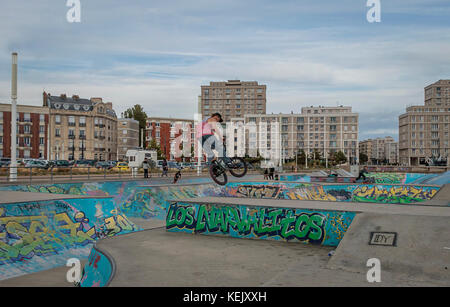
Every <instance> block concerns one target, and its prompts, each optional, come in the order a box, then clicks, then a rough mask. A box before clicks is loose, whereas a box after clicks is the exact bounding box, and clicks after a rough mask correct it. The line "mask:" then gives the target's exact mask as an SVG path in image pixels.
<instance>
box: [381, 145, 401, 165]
mask: <svg viewBox="0 0 450 307" xmlns="http://www.w3.org/2000/svg"><path fill="white" fill-rule="evenodd" d="M384 152H385V159H386V162H387V163H389V164H397V163H398V142H385V143H384Z"/></svg>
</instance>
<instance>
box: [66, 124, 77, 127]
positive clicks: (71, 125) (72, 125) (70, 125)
mask: <svg viewBox="0 0 450 307" xmlns="http://www.w3.org/2000/svg"><path fill="white" fill-rule="evenodd" d="M67 125H68V126H69V127H75V126H76V125H77V124H76V123H68V124H67Z"/></svg>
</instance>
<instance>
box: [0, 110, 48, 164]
mask: <svg viewBox="0 0 450 307" xmlns="http://www.w3.org/2000/svg"><path fill="white" fill-rule="evenodd" d="M48 122H49V110H48V108H45V107H38V106H29V105H17V138H16V144H17V149H16V157H17V158H19V159H22V158H34V159H47V157H48ZM0 157H8V158H10V157H11V104H3V103H2V104H0Z"/></svg>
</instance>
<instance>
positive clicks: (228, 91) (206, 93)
mask: <svg viewBox="0 0 450 307" xmlns="http://www.w3.org/2000/svg"><path fill="white" fill-rule="evenodd" d="M200 105H201V110H200V111H201V113H202V116H203V117H208V116H210V115H211V114H213V113H216V112H219V113H220V114H221V115H222V117H223V119H224V121H229V120H230V119H231V118H236V117H244V116H245V115H247V114H265V113H266V85H263V84H258V82H257V81H240V80H228V82H210V84H209V85H202V86H201V96H200Z"/></svg>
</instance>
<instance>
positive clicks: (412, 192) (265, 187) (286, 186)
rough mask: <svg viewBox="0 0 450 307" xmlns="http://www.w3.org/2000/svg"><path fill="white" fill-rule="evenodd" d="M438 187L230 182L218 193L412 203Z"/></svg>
mask: <svg viewBox="0 0 450 307" xmlns="http://www.w3.org/2000/svg"><path fill="white" fill-rule="evenodd" d="M438 191H439V187H423V186H409V185H404V186H394V185H355V184H349V185H319V184H307V183H304V184H295V183H268V184H261V183H230V184H228V185H227V186H225V187H224V189H223V192H222V193H221V194H220V195H211V193H208V191H205V192H204V193H202V194H203V195H205V196H227V197H245V198H273V199H291V200H320V201H337V202H342V201H344V202H380V203H390V204H396V203H403V204H410V203H411V204H412V203H416V202H422V201H426V200H430V199H431V198H433V197H434V195H436V193H437V192H438Z"/></svg>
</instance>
